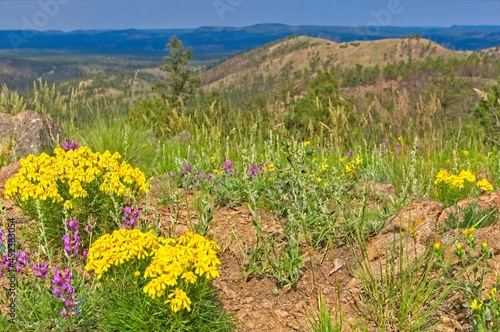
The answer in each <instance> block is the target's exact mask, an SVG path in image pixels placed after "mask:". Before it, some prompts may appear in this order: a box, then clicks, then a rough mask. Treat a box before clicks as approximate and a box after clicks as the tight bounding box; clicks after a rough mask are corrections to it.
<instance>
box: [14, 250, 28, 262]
mask: <svg viewBox="0 0 500 332" xmlns="http://www.w3.org/2000/svg"><path fill="white" fill-rule="evenodd" d="M15 256H16V258H17V261H18V263H19V264H22V265H28V261H29V260H28V249H24V250H23V251H21V252H20V253H16V254H15Z"/></svg>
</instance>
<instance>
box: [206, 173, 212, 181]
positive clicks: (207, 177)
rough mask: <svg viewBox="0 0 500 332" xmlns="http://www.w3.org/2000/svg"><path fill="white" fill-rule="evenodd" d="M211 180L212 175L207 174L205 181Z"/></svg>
mask: <svg viewBox="0 0 500 332" xmlns="http://www.w3.org/2000/svg"><path fill="white" fill-rule="evenodd" d="M212 178H213V174H212V173H208V174H207V176H206V177H205V179H206V180H207V181H210V180H212Z"/></svg>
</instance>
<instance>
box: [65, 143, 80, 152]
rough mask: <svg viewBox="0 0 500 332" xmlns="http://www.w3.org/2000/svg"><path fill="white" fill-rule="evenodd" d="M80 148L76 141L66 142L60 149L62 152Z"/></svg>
mask: <svg viewBox="0 0 500 332" xmlns="http://www.w3.org/2000/svg"><path fill="white" fill-rule="evenodd" d="M79 147H80V146H79V145H78V142H77V141H76V140H72V141H71V142H69V143H68V141H64V142H63V144H62V148H63V150H64V151H69V150H76V149H78V148H79Z"/></svg>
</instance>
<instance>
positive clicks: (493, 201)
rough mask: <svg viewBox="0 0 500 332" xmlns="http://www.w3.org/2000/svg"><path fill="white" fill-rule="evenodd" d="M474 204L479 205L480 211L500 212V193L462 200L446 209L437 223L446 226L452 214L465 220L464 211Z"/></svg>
mask: <svg viewBox="0 0 500 332" xmlns="http://www.w3.org/2000/svg"><path fill="white" fill-rule="evenodd" d="M472 204H477V206H478V207H479V208H480V209H484V210H486V209H491V208H496V209H497V210H498V211H500V192H492V193H489V194H486V195H483V196H481V197H473V198H467V199H464V200H461V201H459V202H458V203H457V204H456V205H454V206H450V207H448V208H446V209H444V210H443V213H441V215H440V216H439V218H438V221H437V223H438V224H439V225H444V223H445V221H446V219H448V217H449V216H450V215H451V214H453V215H456V216H457V217H458V218H459V219H460V220H463V218H464V211H465V210H466V209H467V208H468V207H469V206H471V205H472Z"/></svg>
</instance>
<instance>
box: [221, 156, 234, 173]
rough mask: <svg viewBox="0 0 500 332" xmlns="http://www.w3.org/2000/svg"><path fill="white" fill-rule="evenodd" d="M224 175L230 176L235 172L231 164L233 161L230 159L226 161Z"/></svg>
mask: <svg viewBox="0 0 500 332" xmlns="http://www.w3.org/2000/svg"><path fill="white" fill-rule="evenodd" d="M223 169H224V173H226V174H229V173H231V172H232V171H233V163H232V162H231V160H229V159H226V161H225V162H224V167H223Z"/></svg>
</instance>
